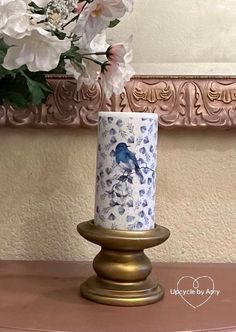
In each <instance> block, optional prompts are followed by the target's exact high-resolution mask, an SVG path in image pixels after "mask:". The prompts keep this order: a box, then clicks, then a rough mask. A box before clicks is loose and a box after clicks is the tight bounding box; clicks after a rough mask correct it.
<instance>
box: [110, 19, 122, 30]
mask: <svg viewBox="0 0 236 332" xmlns="http://www.w3.org/2000/svg"><path fill="white" fill-rule="evenodd" d="M119 23H120V20H118V19H115V20H113V21H111V22H110V24H109V26H108V28H114V27H115V26H116V25H118V24H119Z"/></svg>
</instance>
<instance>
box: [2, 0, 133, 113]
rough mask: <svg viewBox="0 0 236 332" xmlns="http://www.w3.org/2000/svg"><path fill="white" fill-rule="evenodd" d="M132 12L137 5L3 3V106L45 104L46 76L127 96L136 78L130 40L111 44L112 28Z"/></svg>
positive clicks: (127, 0) (68, 0) (112, 0)
mask: <svg viewBox="0 0 236 332" xmlns="http://www.w3.org/2000/svg"><path fill="white" fill-rule="evenodd" d="M132 8H133V0H85V1H84V0H34V1H31V0H0V105H1V104H4V103H8V104H11V105H13V106H16V107H19V108H25V107H28V106H30V105H37V104H40V103H43V102H45V100H46V98H47V96H48V95H49V94H51V93H52V92H53V91H52V90H51V88H50V86H49V85H48V83H47V80H46V78H45V74H69V75H73V76H74V77H75V78H76V79H77V82H78V88H80V86H81V85H82V84H83V83H84V84H86V85H87V84H88V85H92V84H94V83H95V82H96V81H97V80H99V81H100V84H101V86H102V87H103V89H104V92H105V94H106V95H107V96H108V97H110V96H111V95H112V93H115V94H119V93H121V92H122V90H123V88H124V85H125V83H126V82H127V81H128V80H129V79H130V78H131V76H132V75H133V74H134V71H133V68H132V67H131V65H130V62H131V60H132V50H131V48H130V40H128V41H127V42H124V43H117V44H113V45H109V44H108V43H107V41H106V29H107V28H111V27H114V26H116V25H117V24H118V23H119V22H120V19H121V18H122V17H123V16H124V15H125V14H126V13H130V12H131V11H132Z"/></svg>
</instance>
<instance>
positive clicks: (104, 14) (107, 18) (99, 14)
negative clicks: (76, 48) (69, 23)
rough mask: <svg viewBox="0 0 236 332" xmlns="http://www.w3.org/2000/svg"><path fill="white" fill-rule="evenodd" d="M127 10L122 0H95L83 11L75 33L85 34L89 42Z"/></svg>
mask: <svg viewBox="0 0 236 332" xmlns="http://www.w3.org/2000/svg"><path fill="white" fill-rule="evenodd" d="M126 11H127V7H126V5H125V3H124V2H123V1H122V0H94V1H93V2H91V3H89V4H87V5H86V7H85V8H84V10H83V11H82V12H81V14H80V18H79V20H78V23H77V24H76V26H75V28H74V33H75V34H77V35H78V36H84V38H86V41H87V43H88V44H89V43H90V42H91V40H92V39H93V38H94V37H95V36H96V35H97V34H98V33H101V32H102V30H104V29H105V28H107V27H108V26H109V24H110V22H111V21H113V20H115V19H119V18H121V17H122V16H124V15H125V13H126Z"/></svg>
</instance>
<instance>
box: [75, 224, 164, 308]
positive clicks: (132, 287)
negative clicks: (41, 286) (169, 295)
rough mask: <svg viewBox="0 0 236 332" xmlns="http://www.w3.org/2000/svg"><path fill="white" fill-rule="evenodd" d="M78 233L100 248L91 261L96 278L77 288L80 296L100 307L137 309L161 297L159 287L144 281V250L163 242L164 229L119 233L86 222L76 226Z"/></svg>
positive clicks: (148, 270)
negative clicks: (99, 304) (111, 306)
mask: <svg viewBox="0 0 236 332" xmlns="http://www.w3.org/2000/svg"><path fill="white" fill-rule="evenodd" d="M78 232H79V233H80V234H81V235H82V236H83V237H84V238H85V239H87V240H89V241H90V242H92V243H95V244H98V245H100V246H101V247H102V249H101V251H100V252H99V253H98V255H97V256H96V257H95V258H94V261H93V267H94V270H95V272H96V274H97V276H93V277H90V278H89V279H88V280H86V281H85V282H84V283H83V284H82V285H81V287H80V292H81V295H82V296H83V297H85V298H87V299H89V300H92V301H95V302H98V303H102V304H109V305H119V306H139V305H146V304H151V303H154V302H157V301H159V300H160V299H161V298H162V297H163V296H164V290H163V288H162V286H161V285H159V284H158V283H157V282H154V281H152V280H151V279H149V278H148V276H149V274H150V273H151V270H152V264H151V262H150V260H149V258H148V257H147V256H146V255H145V253H144V249H147V248H151V247H154V246H157V245H159V244H161V243H163V242H164V241H166V240H167V239H168V237H169V235H170V232H169V230H168V229H167V228H165V227H162V226H159V225H158V226H156V227H155V228H154V229H152V230H147V231H120V230H110V229H105V228H101V227H98V226H95V225H94V223H93V221H89V222H83V223H81V224H79V225H78Z"/></svg>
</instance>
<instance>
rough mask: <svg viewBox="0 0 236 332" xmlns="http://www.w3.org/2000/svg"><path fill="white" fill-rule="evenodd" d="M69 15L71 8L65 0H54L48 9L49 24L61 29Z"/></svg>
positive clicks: (53, 27)
mask: <svg viewBox="0 0 236 332" xmlns="http://www.w3.org/2000/svg"><path fill="white" fill-rule="evenodd" d="M68 15H69V9H68V7H67V4H66V2H65V1H64V0H61V1H59V0H53V1H51V2H50V3H49V5H48V7H47V11H46V16H47V21H48V24H49V25H50V27H51V28H52V29H59V28H61V27H62V26H63V24H65V21H66V19H67V17H68Z"/></svg>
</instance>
